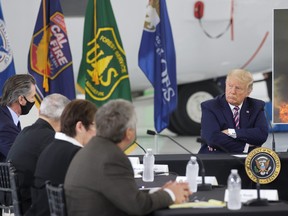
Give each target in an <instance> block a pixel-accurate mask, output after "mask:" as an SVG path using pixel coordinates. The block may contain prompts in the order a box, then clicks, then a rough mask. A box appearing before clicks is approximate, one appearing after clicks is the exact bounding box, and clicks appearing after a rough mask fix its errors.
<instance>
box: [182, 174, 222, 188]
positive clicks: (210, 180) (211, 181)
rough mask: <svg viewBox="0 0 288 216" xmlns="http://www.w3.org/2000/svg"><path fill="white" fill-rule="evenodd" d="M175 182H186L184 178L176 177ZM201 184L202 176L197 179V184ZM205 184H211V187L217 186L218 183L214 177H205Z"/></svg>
mask: <svg viewBox="0 0 288 216" xmlns="http://www.w3.org/2000/svg"><path fill="white" fill-rule="evenodd" d="M176 181H177V182H180V181H182V182H186V176H177V178H176ZM201 183H202V176H198V177H197V184H201ZM205 183H208V184H211V185H212V186H218V181H217V179H216V177H215V176H205Z"/></svg>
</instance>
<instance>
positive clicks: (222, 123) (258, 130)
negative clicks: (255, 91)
mask: <svg viewBox="0 0 288 216" xmlns="http://www.w3.org/2000/svg"><path fill="white" fill-rule="evenodd" d="M264 106H265V103H264V102H263V101H261V100H257V99H253V98H249V97H247V98H246V99H245V100H244V102H243V105H242V107H241V111H240V129H235V131H236V134H237V138H236V139H234V138H232V137H229V136H227V135H226V134H224V133H222V132H221V131H222V130H225V129H228V128H235V124H234V119H233V114H232V111H231V109H230V107H229V104H228V103H227V101H226V99H225V95H221V96H218V97H216V98H214V99H211V100H208V101H205V102H203V103H202V104H201V109H202V119H201V138H202V140H203V141H204V143H202V146H201V149H200V151H199V153H217V152H218V153H219V152H223V151H222V150H223V149H225V151H228V152H231V153H243V150H244V147H245V144H246V143H248V144H252V145H255V146H261V145H262V144H263V143H264V142H265V141H266V139H267V137H268V123H267V120H266V117H265V112H264ZM207 145H208V146H210V147H212V148H215V149H216V151H212V152H211V151H208V148H207ZM221 149H222V150H221Z"/></svg>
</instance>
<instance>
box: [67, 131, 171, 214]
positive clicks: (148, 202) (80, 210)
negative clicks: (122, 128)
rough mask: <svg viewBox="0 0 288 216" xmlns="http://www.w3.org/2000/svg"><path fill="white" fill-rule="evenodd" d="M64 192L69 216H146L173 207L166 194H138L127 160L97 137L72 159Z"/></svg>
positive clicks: (118, 151) (161, 192) (113, 146)
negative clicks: (157, 210) (154, 211)
mask: <svg viewBox="0 0 288 216" xmlns="http://www.w3.org/2000/svg"><path fill="white" fill-rule="evenodd" d="M64 188H65V195H66V203H67V207H68V215H69V216H79V215H81V216H82V215H86V216H90V215H91V216H94V215H99V216H100V215H105V216H115V215H117V216H122V215H144V214H147V213H149V212H151V211H153V210H155V209H158V208H163V207H167V206H168V205H170V204H172V199H171V197H170V196H169V194H168V193H167V192H166V191H163V190H159V191H157V192H155V193H153V194H149V193H146V192H143V191H139V190H138V187H137V184H136V182H135V179H134V173H133V169H132V166H131V163H130V161H129V159H128V158H127V156H126V155H125V154H124V153H123V152H122V151H121V149H120V148H119V147H118V146H117V145H116V144H114V143H112V142H111V141H108V140H106V139H103V138H100V137H97V136H96V137H94V138H92V139H91V141H90V142H89V143H88V144H87V145H86V146H84V148H82V149H81V150H80V151H78V152H77V154H76V155H75V157H74V158H73V160H72V162H71V163H70V166H69V169H68V171H67V174H66V178H65V183H64Z"/></svg>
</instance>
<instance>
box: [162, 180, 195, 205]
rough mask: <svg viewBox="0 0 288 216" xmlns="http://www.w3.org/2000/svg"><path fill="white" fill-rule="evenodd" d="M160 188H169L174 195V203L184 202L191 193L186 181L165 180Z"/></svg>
mask: <svg viewBox="0 0 288 216" xmlns="http://www.w3.org/2000/svg"><path fill="white" fill-rule="evenodd" d="M162 188H167V189H170V190H171V191H172V192H173V193H174V195H175V202H174V203H176V204H179V203H184V202H187V201H189V195H191V194H192V192H190V189H189V186H188V183H187V182H179V183H177V182H176V181H173V182H171V181H170V182H167V183H166V184H165V185H164V186H163V187H162Z"/></svg>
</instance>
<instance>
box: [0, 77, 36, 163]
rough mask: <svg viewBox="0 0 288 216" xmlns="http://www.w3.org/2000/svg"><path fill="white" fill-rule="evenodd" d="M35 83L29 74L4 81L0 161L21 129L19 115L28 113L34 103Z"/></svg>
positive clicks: (3, 158) (1, 105)
mask: <svg viewBox="0 0 288 216" xmlns="http://www.w3.org/2000/svg"><path fill="white" fill-rule="evenodd" d="M35 83H36V81H35V79H34V77H33V76H31V75H29V74H17V75H14V76H11V77H10V78H8V79H7V80H6V81H5V83H4V86H3V90H2V92H3V94H2V96H1V98H0V162H5V160H6V157H7V154H8V152H9V150H10V148H11V146H12V144H13V142H14V141H15V139H16V136H17V135H18V134H19V133H20V131H21V126H20V121H19V117H20V116H21V115H26V114H28V113H29V111H30V109H31V108H32V107H33V105H34V103H35V95H36V86H35ZM0 88H2V86H1V87H0Z"/></svg>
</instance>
